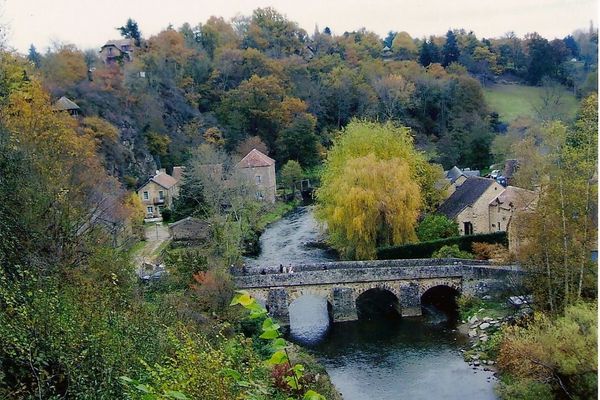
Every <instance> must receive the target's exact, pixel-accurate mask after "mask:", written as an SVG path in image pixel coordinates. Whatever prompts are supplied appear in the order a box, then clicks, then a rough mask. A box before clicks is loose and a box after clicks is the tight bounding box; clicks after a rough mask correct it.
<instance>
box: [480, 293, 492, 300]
mask: <svg viewBox="0 0 600 400" xmlns="http://www.w3.org/2000/svg"><path fill="white" fill-rule="evenodd" d="M482 299H483V300H491V299H492V296H490V295H489V294H486V295H485V296H483V297H482Z"/></svg>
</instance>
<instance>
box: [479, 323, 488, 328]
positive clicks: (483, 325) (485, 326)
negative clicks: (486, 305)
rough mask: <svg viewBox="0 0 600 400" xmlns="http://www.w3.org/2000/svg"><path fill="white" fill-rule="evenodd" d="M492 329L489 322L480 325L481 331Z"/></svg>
mask: <svg viewBox="0 0 600 400" xmlns="http://www.w3.org/2000/svg"><path fill="white" fill-rule="evenodd" d="M489 327H490V324H489V323H487V322H484V323H483V324H481V325H479V329H484V330H485V329H487V328H489Z"/></svg>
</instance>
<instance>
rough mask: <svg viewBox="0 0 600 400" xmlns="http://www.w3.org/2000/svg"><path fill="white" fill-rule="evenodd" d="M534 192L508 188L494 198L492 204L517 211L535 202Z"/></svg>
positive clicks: (514, 187) (512, 187) (513, 187)
mask: <svg viewBox="0 0 600 400" xmlns="http://www.w3.org/2000/svg"><path fill="white" fill-rule="evenodd" d="M536 197H537V195H536V194H535V192H533V191H531V190H527V189H522V188H519V187H516V186H508V187H507V188H506V189H505V190H503V191H502V193H500V194H499V195H498V197H496V198H495V199H494V200H493V201H492V203H496V204H503V205H505V206H506V207H514V208H516V209H518V210H523V209H525V208H527V206H529V205H530V204H531V203H532V202H533V201H535V200H536Z"/></svg>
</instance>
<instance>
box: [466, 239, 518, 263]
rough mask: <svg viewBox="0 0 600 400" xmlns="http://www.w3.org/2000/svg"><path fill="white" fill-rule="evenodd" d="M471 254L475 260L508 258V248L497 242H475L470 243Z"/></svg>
mask: <svg viewBox="0 0 600 400" xmlns="http://www.w3.org/2000/svg"><path fill="white" fill-rule="evenodd" d="M471 249H472V250H473V254H474V255H475V258H476V259H477V260H491V259H494V260H502V261H504V260H508V259H509V258H510V256H509V253H508V249H507V248H506V247H504V246H502V245H501V244H498V243H483V242H475V243H473V244H472V245H471Z"/></svg>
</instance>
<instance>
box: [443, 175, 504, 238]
mask: <svg viewBox="0 0 600 400" xmlns="http://www.w3.org/2000/svg"><path fill="white" fill-rule="evenodd" d="M450 191H451V194H450V197H448V198H447V199H446V201H444V202H443V203H442V205H440V207H439V208H438V212H439V213H440V214H443V215H445V216H446V217H448V218H450V219H452V220H454V221H456V222H457V223H458V231H459V233H460V234H461V235H473V234H479V233H489V232H490V226H491V224H490V207H489V206H490V203H491V202H492V201H493V200H494V199H495V198H497V197H498V195H499V194H500V193H502V191H504V187H502V185H500V184H499V183H498V182H496V181H495V180H494V179H488V178H481V177H478V176H469V177H466V176H464V175H462V176H460V177H458V178H457V179H456V181H455V182H454V184H453V185H452V188H451V190H450Z"/></svg>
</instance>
